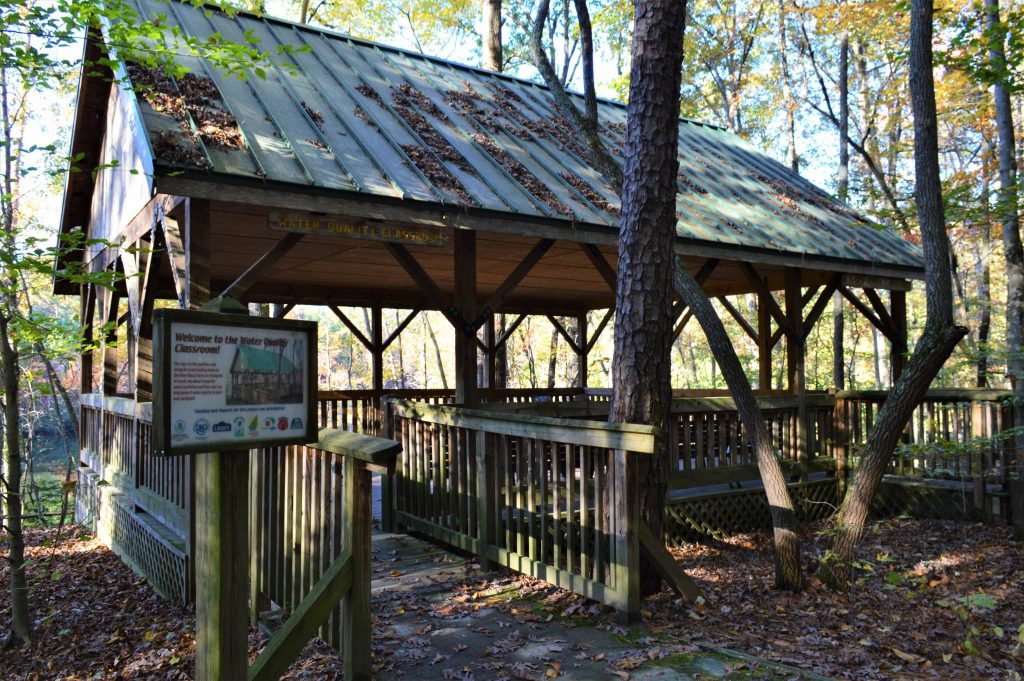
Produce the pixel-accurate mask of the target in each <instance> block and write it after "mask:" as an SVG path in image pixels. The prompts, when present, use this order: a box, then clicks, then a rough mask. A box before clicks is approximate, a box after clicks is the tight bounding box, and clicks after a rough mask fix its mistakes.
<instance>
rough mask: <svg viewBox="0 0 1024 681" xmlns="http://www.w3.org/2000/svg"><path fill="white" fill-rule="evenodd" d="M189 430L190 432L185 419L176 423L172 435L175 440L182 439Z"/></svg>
mask: <svg viewBox="0 0 1024 681" xmlns="http://www.w3.org/2000/svg"><path fill="white" fill-rule="evenodd" d="M187 430H188V428H187V427H186V425H185V420H184V419H178V420H177V421H175V422H174V426H173V427H172V432H171V434H172V435H173V436H174V437H175V439H180V438H183V437H185V432H186V431H187Z"/></svg>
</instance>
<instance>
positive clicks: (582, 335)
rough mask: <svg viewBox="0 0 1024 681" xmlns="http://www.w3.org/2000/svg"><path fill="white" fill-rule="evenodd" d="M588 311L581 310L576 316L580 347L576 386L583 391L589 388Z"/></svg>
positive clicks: (577, 357)
mask: <svg viewBox="0 0 1024 681" xmlns="http://www.w3.org/2000/svg"><path fill="white" fill-rule="evenodd" d="M587 333H588V332H587V313H586V312H581V313H580V314H579V315H578V316H577V317H576V345H577V346H578V347H579V349H580V351H579V354H577V355H576V366H577V369H576V387H578V388H579V389H580V390H581V391H583V390H586V388H587V369H588V367H589V357H588V356H587V342H588V340H589V339H588V336H587Z"/></svg>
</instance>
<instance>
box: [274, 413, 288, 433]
mask: <svg viewBox="0 0 1024 681" xmlns="http://www.w3.org/2000/svg"><path fill="white" fill-rule="evenodd" d="M277 429H278V430H288V417H287V416H282V417H281V418H279V419H278V420H277Z"/></svg>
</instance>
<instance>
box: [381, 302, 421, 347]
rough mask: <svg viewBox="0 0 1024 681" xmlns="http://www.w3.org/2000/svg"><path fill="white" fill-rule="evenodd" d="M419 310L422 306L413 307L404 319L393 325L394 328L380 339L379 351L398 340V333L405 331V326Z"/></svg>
mask: <svg viewBox="0 0 1024 681" xmlns="http://www.w3.org/2000/svg"><path fill="white" fill-rule="evenodd" d="M421 310H422V308H419V307H414V308H413V309H412V311H410V312H409V314H407V315H406V316H405V319H403V320H402V321H401V323H400V324H399V325H398V326H396V327H395V330H394V331H392V332H391V333H390V334H388V337H387V338H385V339H384V340H383V341H382V343H381V347H380V349H381V351H384V350H387V349H388V348H389V347H391V344H392V343H394V342H395V341H396V340H398V336H399V334H401V333H402V332H403V331H405V327H407V326H409V324H410V323H411V322H412V320H414V319H416V315H418V314H419V313H420V311H421Z"/></svg>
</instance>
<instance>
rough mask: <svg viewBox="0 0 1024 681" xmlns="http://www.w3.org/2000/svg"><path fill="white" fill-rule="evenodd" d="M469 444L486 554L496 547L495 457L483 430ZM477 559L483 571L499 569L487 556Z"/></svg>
mask: <svg viewBox="0 0 1024 681" xmlns="http://www.w3.org/2000/svg"><path fill="white" fill-rule="evenodd" d="M468 444H469V446H470V447H472V448H473V449H472V451H471V452H470V456H473V457H475V459H476V492H477V493H476V532H477V539H478V540H479V541H480V549H481V552H484V551H487V549H488V547H491V546H493V545H494V543H495V539H496V535H495V522H496V518H495V516H494V514H493V513H492V509H493V508H494V496H493V495H492V494H491V490H493V489H494V476H495V471H494V457H492V456H489V452H488V451H487V433H486V432H484V431H483V430H477V431H475V432H473V433H472V435H471V436H470V437H469V438H468ZM477 558H478V560H479V563H480V567H481V568H482V569H483V570H493V569H495V568H496V567H497V566H496V565H495V564H494V562H493V561H491V560H489V559H488V558H487V557H486V555H479V556H477Z"/></svg>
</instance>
